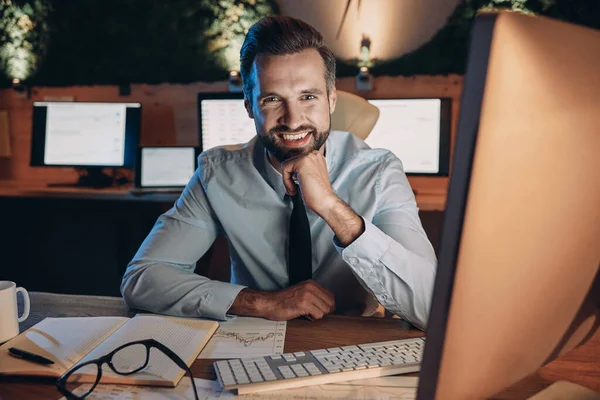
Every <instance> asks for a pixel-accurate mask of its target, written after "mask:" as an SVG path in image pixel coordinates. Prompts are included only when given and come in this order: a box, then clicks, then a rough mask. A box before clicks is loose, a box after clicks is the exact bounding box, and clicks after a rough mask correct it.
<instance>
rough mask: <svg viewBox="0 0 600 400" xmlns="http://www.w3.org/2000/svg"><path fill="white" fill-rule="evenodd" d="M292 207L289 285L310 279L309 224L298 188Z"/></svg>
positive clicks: (310, 250) (293, 197)
mask: <svg viewBox="0 0 600 400" xmlns="http://www.w3.org/2000/svg"><path fill="white" fill-rule="evenodd" d="M292 202H293V204H294V208H293V210H292V216H291V218H290V235H289V244H288V275H289V277H290V284H289V286H292V285H295V284H297V283H300V282H302V281H305V280H308V279H312V248H311V242H310V224H309V223H308V216H307V215H306V210H305V209H304V202H303V201H302V195H301V194H300V190H299V189H298V191H297V192H296V195H295V196H292Z"/></svg>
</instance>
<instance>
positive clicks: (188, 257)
mask: <svg viewBox="0 0 600 400" xmlns="http://www.w3.org/2000/svg"><path fill="white" fill-rule="evenodd" d="M201 176H202V169H201V168H198V170H197V171H196V172H195V174H194V176H193V177H192V179H191V180H190V182H189V184H188V185H187V187H186V188H185V189H184V191H183V193H182V194H181V196H180V197H179V199H178V200H177V202H176V203H175V205H174V206H173V208H171V209H170V210H169V211H167V212H166V213H164V214H163V215H161V216H160V217H159V218H158V220H157V222H156V224H155V225H154V227H153V228H152V231H151V232H150V234H149V235H148V236H147V237H146V239H145V240H144V242H143V243H142V245H141V247H140V249H139V250H138V252H137V253H136V255H135V256H134V258H133V259H132V261H131V262H130V263H129V264H128V266H127V270H126V271H125V274H124V276H123V280H122V283H121V293H122V294H123V298H124V300H125V302H126V303H127V305H128V306H130V307H132V308H139V309H143V310H147V311H151V312H155V313H160V314H167V315H175V316H183V317H207V318H214V319H220V320H223V319H227V318H229V317H230V316H229V315H227V310H229V308H230V307H231V304H232V303H233V301H234V300H235V298H236V296H237V295H238V293H239V292H240V291H241V290H242V289H243V288H244V286H241V285H235V284H231V283H224V282H219V281H214V280H210V279H208V278H207V277H204V276H201V275H198V274H196V273H194V269H195V267H196V262H197V261H198V260H199V259H200V258H201V257H202V256H203V255H204V253H206V251H207V250H208V249H209V248H210V246H211V245H212V243H213V242H214V241H215V239H216V237H217V235H218V234H219V232H220V228H219V224H218V221H217V219H216V217H215V216H214V213H213V211H212V208H211V206H210V203H209V201H208V199H207V197H206V193H205V188H204V186H203V185H202V182H201Z"/></svg>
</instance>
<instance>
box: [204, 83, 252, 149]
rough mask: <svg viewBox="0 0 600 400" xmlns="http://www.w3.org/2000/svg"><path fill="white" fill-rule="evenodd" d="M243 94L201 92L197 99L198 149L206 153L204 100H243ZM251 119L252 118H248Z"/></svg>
mask: <svg viewBox="0 0 600 400" xmlns="http://www.w3.org/2000/svg"><path fill="white" fill-rule="evenodd" d="M243 99H244V93H243V92H199V93H198V97H197V103H196V108H197V113H198V147H199V148H200V151H201V152H202V151H204V146H203V145H202V136H203V132H202V100H243ZM248 119H250V118H248Z"/></svg>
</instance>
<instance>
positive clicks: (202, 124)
mask: <svg viewBox="0 0 600 400" xmlns="http://www.w3.org/2000/svg"><path fill="white" fill-rule="evenodd" d="M198 125H199V130H200V146H201V148H202V151H206V150H208V149H211V148H213V147H217V146H224V145H229V144H238V143H246V142H248V141H250V140H251V139H252V138H253V137H254V136H255V135H256V128H255V127H254V121H253V120H252V119H250V118H249V117H248V113H247V112H246V108H245V107H244V95H243V94H242V93H199V94H198Z"/></svg>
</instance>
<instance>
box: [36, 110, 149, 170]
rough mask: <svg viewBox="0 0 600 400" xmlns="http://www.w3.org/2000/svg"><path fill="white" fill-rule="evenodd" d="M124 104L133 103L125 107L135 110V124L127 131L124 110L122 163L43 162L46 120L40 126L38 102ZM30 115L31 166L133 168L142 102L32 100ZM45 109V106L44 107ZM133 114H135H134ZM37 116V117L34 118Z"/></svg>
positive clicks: (140, 125) (138, 136)
mask: <svg viewBox="0 0 600 400" xmlns="http://www.w3.org/2000/svg"><path fill="white" fill-rule="evenodd" d="M41 103H44V104H48V103H50V104H124V105H128V104H131V105H135V107H126V108H127V109H132V110H136V111H137V116H135V117H134V118H135V121H133V122H134V123H135V125H137V129H136V126H135V125H133V126H131V127H130V129H131V131H128V130H127V129H128V127H127V118H128V114H129V113H128V112H127V111H126V114H125V115H126V116H125V118H126V125H125V148H124V150H123V163H122V164H119V165H106V164H46V163H45V162H44V150H45V145H46V129H45V128H46V121H44V123H43V124H42V125H41V126H40V125H38V124H40V123H41V122H40V121H39V119H40V117H39V115H37V113H39V111H40V109H41V107H40V104H41ZM31 108H32V117H31V149H30V150H31V152H30V159H29V165H30V166H31V167H54V168H59V167H62V168H85V169H100V168H125V169H133V168H134V167H135V164H136V155H137V151H136V150H137V147H138V146H139V141H140V136H141V130H142V103H139V102H135V101H34V102H33V104H32V105H31ZM46 109H47V107H46ZM134 115H135V114H134ZM36 116H37V118H36Z"/></svg>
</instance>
